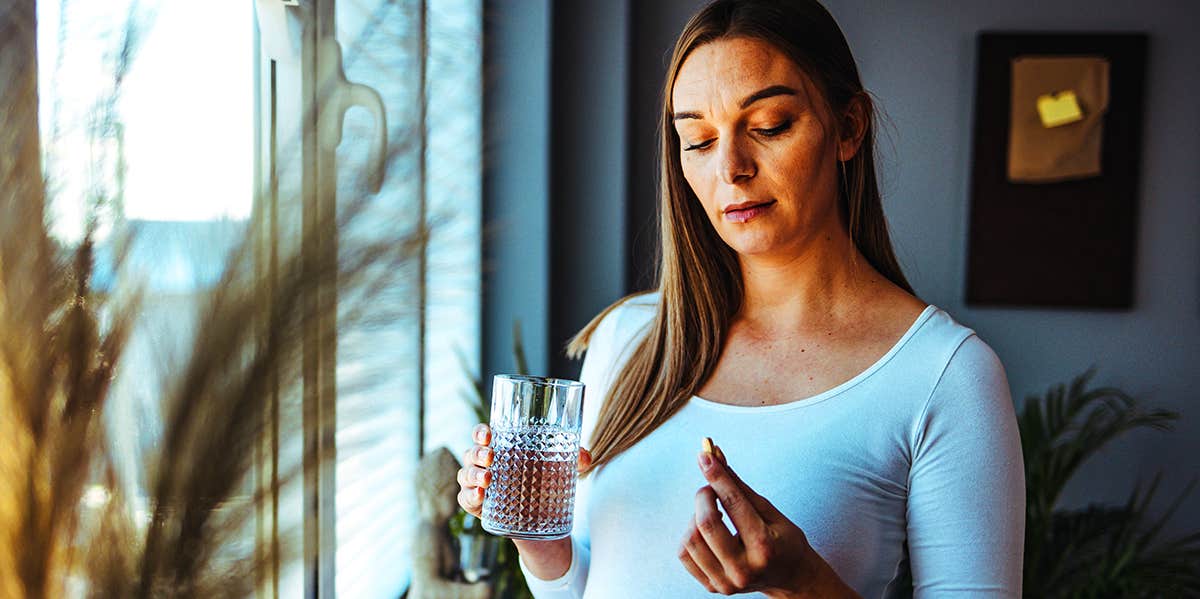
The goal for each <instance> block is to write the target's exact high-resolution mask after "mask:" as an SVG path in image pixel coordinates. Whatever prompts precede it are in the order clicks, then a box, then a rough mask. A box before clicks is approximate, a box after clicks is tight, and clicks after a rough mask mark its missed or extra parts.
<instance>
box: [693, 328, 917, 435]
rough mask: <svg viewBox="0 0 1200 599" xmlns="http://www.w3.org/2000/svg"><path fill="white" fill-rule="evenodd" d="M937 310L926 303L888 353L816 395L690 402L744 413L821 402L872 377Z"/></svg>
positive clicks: (695, 396)
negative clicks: (753, 402)
mask: <svg viewBox="0 0 1200 599" xmlns="http://www.w3.org/2000/svg"><path fill="white" fill-rule="evenodd" d="M936 311H937V306H934V305H933V304H928V305H926V306H925V309H924V310H922V311H921V314H919V315H918V316H917V318H916V320H914V321H913V323H912V324H911V325H909V327H908V330H907V331H905V332H904V334H903V335H901V336H900V339H899V340H897V341H896V343H895V344H893V345H892V347H891V349H889V350H888V351H887V353H885V354H883V356H881V357H880V358H879V359H878V360H875V363H874V364H871V365H870V366H868V367H867V368H866V370H863V371H862V372H860V373H858V374H856V375H854V376H853V377H851V378H850V380H848V381H845V382H843V383H841V384H839V385H835V386H833V387H830V388H829V389H826V390H824V391H822V392H820V393H818V394H816V395H810V396H808V397H804V398H801V399H793V400H792V401H789V402H786V403H781V404H774V405H769V406H738V405H733V404H727V403H721V402H718V401H713V400H711V399H704V398H703V397H700V396H699V395H693V396H692V397H691V401H690V403H692V404H695V405H699V406H703V407H706V408H711V409H715V410H721V411H725V412H743V413H749V412H754V413H764V412H782V411H785V410H795V409H797V408H803V407H807V406H811V405H813V404H816V403H820V402H822V401H825V400H827V399H829V398H831V397H834V396H836V395H839V394H841V393H844V392H845V391H847V390H849V389H850V388H852V387H854V386H855V385H857V384H859V383H861V382H863V381H864V380H866V379H867V378H868V377H870V376H871V375H872V374H874V373H875V371H877V370H879V369H880V368H883V365H884V364H887V363H888V362H889V361H891V359H892V358H893V357H894V356H895V355H896V354H897V353H898V352H899V351H900V348H902V347H904V345H905V344H906V343H908V340H909V339H911V338H912V336H913V335H915V334H916V332H917V330H918V329H920V328H921V325H923V324H925V321H927V320H929V318H930V317H931V316H933V313H934V312H936Z"/></svg>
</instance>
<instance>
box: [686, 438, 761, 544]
mask: <svg viewBox="0 0 1200 599" xmlns="http://www.w3.org/2000/svg"><path fill="white" fill-rule="evenodd" d="M700 470H701V472H703V473H704V478H705V479H706V480H708V484H709V486H711V487H712V489H713V490H714V491H716V493H717V498H718V499H720V501H721V507H723V508H725V513H726V514H729V519H730V520H732V521H733V526H734V528H736V529H737V530H738V533H740V534H742V535H756V534H765V532H766V523H765V522H764V521H763V517H762V515H761V514H760V513H759V512H758V508H757V507H756V505H755V503H754V502H753V501H752V500H751V496H753V497H755V498H757V497H758V494H757V493H755V492H754V491H753V490H752V489H750V487H749V486H746V485H745V483H742V482H741V481H740V480H739V479H737V478H736V477H735V476H734V475H733V471H732V470H730V469H729V467H728V466H726V465H725V464H722V463H721V462H720V461H719V460H716V459H714V458H713V456H712V455H711V454H707V453H701V454H700Z"/></svg>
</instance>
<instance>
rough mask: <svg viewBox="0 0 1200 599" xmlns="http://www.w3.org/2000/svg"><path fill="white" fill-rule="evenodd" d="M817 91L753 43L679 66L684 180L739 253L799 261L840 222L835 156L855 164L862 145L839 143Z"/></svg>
mask: <svg viewBox="0 0 1200 599" xmlns="http://www.w3.org/2000/svg"><path fill="white" fill-rule="evenodd" d="M819 94H820V92H819V91H818V90H817V88H816V85H815V84H814V83H813V82H812V81H811V80H810V79H809V77H808V76H807V75H806V74H805V73H804V72H803V71H802V70H801V69H800V68H799V67H798V66H797V65H796V64H795V63H794V62H792V61H791V59H789V58H788V57H787V56H786V55H785V54H783V53H782V52H780V51H779V50H777V49H776V48H775V47H774V46H772V45H770V44H769V43H767V42H763V41H760V40H755V39H748V38H730V39H722V40H718V41H715V42H710V43H708V44H705V45H702V46H700V47H698V48H696V49H695V50H693V51H692V53H691V54H690V55H688V57H687V59H686V60H685V61H684V63H683V65H682V66H681V67H680V69H679V73H678V75H677V77H676V80H675V87H674V89H673V90H672V92H671V101H672V104H673V110H674V120H675V131H676V132H677V133H678V134H679V140H680V151H679V154H680V162H681V163H682V166H683V176H684V178H686V179H687V182H688V184H689V185H690V186H691V188H692V191H693V192H695V194H696V197H697V198H699V199H700V203H701V204H702V205H703V207H704V211H705V213H706V214H707V215H708V218H709V220H710V222H712V225H713V227H715V228H716V230H717V233H718V234H719V235H720V236H721V239H723V240H724V241H725V243H726V244H728V245H729V246H730V247H732V248H733V249H734V251H736V252H738V254H740V255H743V256H750V255H764V256H765V255H771V256H782V257H794V256H798V255H800V253H802V251H803V248H804V247H805V246H806V245H808V244H809V243H810V242H811V241H812V240H814V239H818V236H820V235H828V234H829V232H830V231H834V230H837V227H840V226H841V225H840V224H839V219H838V210H837V176H838V175H837V173H838V168H837V160H838V153H839V151H841V152H843V154H844V156H843V159H846V158H849V156H852V155H853V152H854V150H856V149H857V144H856V143H849V144H847V143H839V142H838V141H837V139H836V138H835V133H834V119H833V116H832V114H830V112H829V109H828V108H827V107H826V105H825V103H824V102H823V101H822V100H821V97H820V95H819ZM851 146H853V147H851ZM847 150H849V152H850V154H849V155H845V152H846V151H847Z"/></svg>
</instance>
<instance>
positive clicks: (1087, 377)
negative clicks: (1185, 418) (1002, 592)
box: [1018, 369, 1200, 597]
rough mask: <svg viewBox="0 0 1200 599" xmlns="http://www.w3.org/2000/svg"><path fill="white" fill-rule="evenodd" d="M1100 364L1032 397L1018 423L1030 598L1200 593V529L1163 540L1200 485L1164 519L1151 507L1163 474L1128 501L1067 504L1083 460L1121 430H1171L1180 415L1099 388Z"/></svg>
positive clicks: (1139, 488) (1177, 501)
mask: <svg viewBox="0 0 1200 599" xmlns="http://www.w3.org/2000/svg"><path fill="white" fill-rule="evenodd" d="M1094 374H1095V369H1089V370H1087V371H1086V372H1084V373H1083V374H1081V375H1079V376H1077V377H1075V379H1074V380H1072V381H1071V383H1070V384H1069V385H1062V384H1060V385H1055V386H1053V387H1051V388H1050V389H1049V390H1048V391H1047V392H1046V393H1045V394H1044V395H1042V396H1040V397H1038V396H1034V397H1029V398H1027V399H1026V400H1025V404H1024V405H1023V406H1022V408H1021V411H1020V414H1019V417H1018V423H1019V426H1020V430H1021V449H1022V453H1023V455H1024V459H1025V485H1026V519H1025V572H1024V588H1025V596H1027V597H1184V596H1190V597H1194V596H1198V595H1200V531H1196V532H1192V533H1189V534H1185V535H1183V536H1181V537H1177V538H1173V539H1163V538H1161V536H1162V535H1161V532H1162V530H1163V526H1164V525H1165V524H1166V523H1167V521H1168V520H1169V519H1170V518H1171V516H1172V515H1173V514H1174V513H1175V511H1176V510H1177V509H1178V508H1179V506H1180V505H1181V503H1182V502H1183V500H1184V498H1185V497H1186V496H1187V495H1188V493H1189V492H1190V491H1191V490H1192V488H1193V486H1194V485H1195V481H1194V480H1193V481H1192V483H1191V484H1189V485H1188V486H1187V488H1186V489H1185V490H1184V491H1183V492H1182V493H1181V494H1180V496H1179V497H1177V498H1176V499H1175V501H1173V502H1172V503H1171V505H1170V506H1169V507H1168V509H1167V510H1166V511H1165V512H1163V513H1162V514H1161V515H1160V516H1158V517H1157V518H1152V517H1151V515H1150V512H1149V506H1150V504H1151V500H1152V499H1153V498H1154V495H1155V491H1156V490H1157V488H1158V483H1159V480H1160V477H1159V476H1158V475H1156V476H1155V477H1154V479H1153V480H1152V481H1151V482H1150V483H1149V484H1148V485H1145V486H1143V485H1142V484H1139V485H1137V486H1136V487H1135V488H1134V489H1133V490H1132V491H1131V492H1130V495H1129V499H1128V501H1126V502H1125V504H1123V505H1118V506H1110V505H1100V504H1092V505H1089V506H1088V507H1086V508H1083V509H1063V508H1059V507H1058V500H1059V498H1060V495H1061V494H1062V490H1063V488H1064V487H1065V486H1066V484H1067V481H1069V480H1070V478H1071V477H1072V475H1074V474H1075V472H1076V471H1077V470H1078V468H1079V466H1080V465H1081V464H1083V462H1085V461H1086V460H1087V459H1089V458H1090V457H1092V456H1093V455H1095V454H1096V452H1097V451H1099V450H1100V449H1101V448H1102V447H1104V446H1105V445H1107V444H1108V443H1109V442H1110V441H1112V440H1114V439H1116V438H1118V437H1120V436H1121V435H1123V434H1125V433H1127V432H1129V431H1132V430H1135V429H1140V428H1152V429H1156V430H1168V429H1169V428H1170V425H1171V423H1172V422H1174V421H1175V420H1177V419H1178V418H1179V414H1177V413H1175V412H1171V411H1168V410H1143V409H1142V408H1141V407H1140V406H1139V405H1138V402H1137V401H1136V400H1135V399H1134V398H1133V397H1131V396H1130V395H1129V394H1127V393H1125V392H1124V391H1121V390H1120V389H1116V388H1112V387H1100V388H1090V387H1089V382H1090V381H1091V379H1092V377H1093V376H1094Z"/></svg>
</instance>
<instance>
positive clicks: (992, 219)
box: [966, 32, 1148, 309]
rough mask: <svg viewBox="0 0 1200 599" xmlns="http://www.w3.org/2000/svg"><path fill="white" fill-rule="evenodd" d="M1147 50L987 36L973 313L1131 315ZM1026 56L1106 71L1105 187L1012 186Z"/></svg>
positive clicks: (970, 260)
mask: <svg viewBox="0 0 1200 599" xmlns="http://www.w3.org/2000/svg"><path fill="white" fill-rule="evenodd" d="M1147 45H1148V38H1147V36H1146V35H1145V34H1140V33H1114V34H1091V33H1087V34H1081V33H1005V32H982V33H980V34H979V37H978V64H977V80H976V88H975V130H974V155H973V160H972V173H971V211H970V212H971V214H970V228H969V244H968V257H967V289H966V301H967V303H968V304H970V305H993V306H997V305H998V306H1054V307H1078V308H1103V309H1129V308H1131V307H1132V306H1133V295H1134V294H1133V291H1134V263H1135V248H1136V242H1137V212H1138V211H1137V204H1138V201H1137V198H1138V192H1139V174H1140V166H1141V164H1140V163H1141V146H1142V121H1143V113H1144V97H1143V89H1144V87H1145V68H1146V53H1147ZM1021 55H1039V56H1054V55H1062V56H1072V55H1093V56H1095V55H1098V56H1104V57H1106V58H1107V59H1108V60H1109V62H1110V73H1109V84H1110V90H1109V107H1108V112H1107V114H1106V115H1105V117H1104V133H1103V142H1102V145H1103V147H1102V150H1101V169H1102V174H1101V175H1100V176H1099V177H1094V178H1090V179H1082V180H1076V181H1066V182H1059V183H1044V184H1027V183H1021V184H1014V183H1010V182H1008V180H1007V171H1006V169H1007V159H1008V135H1009V109H1010V97H1011V81H1012V75H1011V66H1010V65H1011V59H1013V58H1015V57H1017V56H1021Z"/></svg>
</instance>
